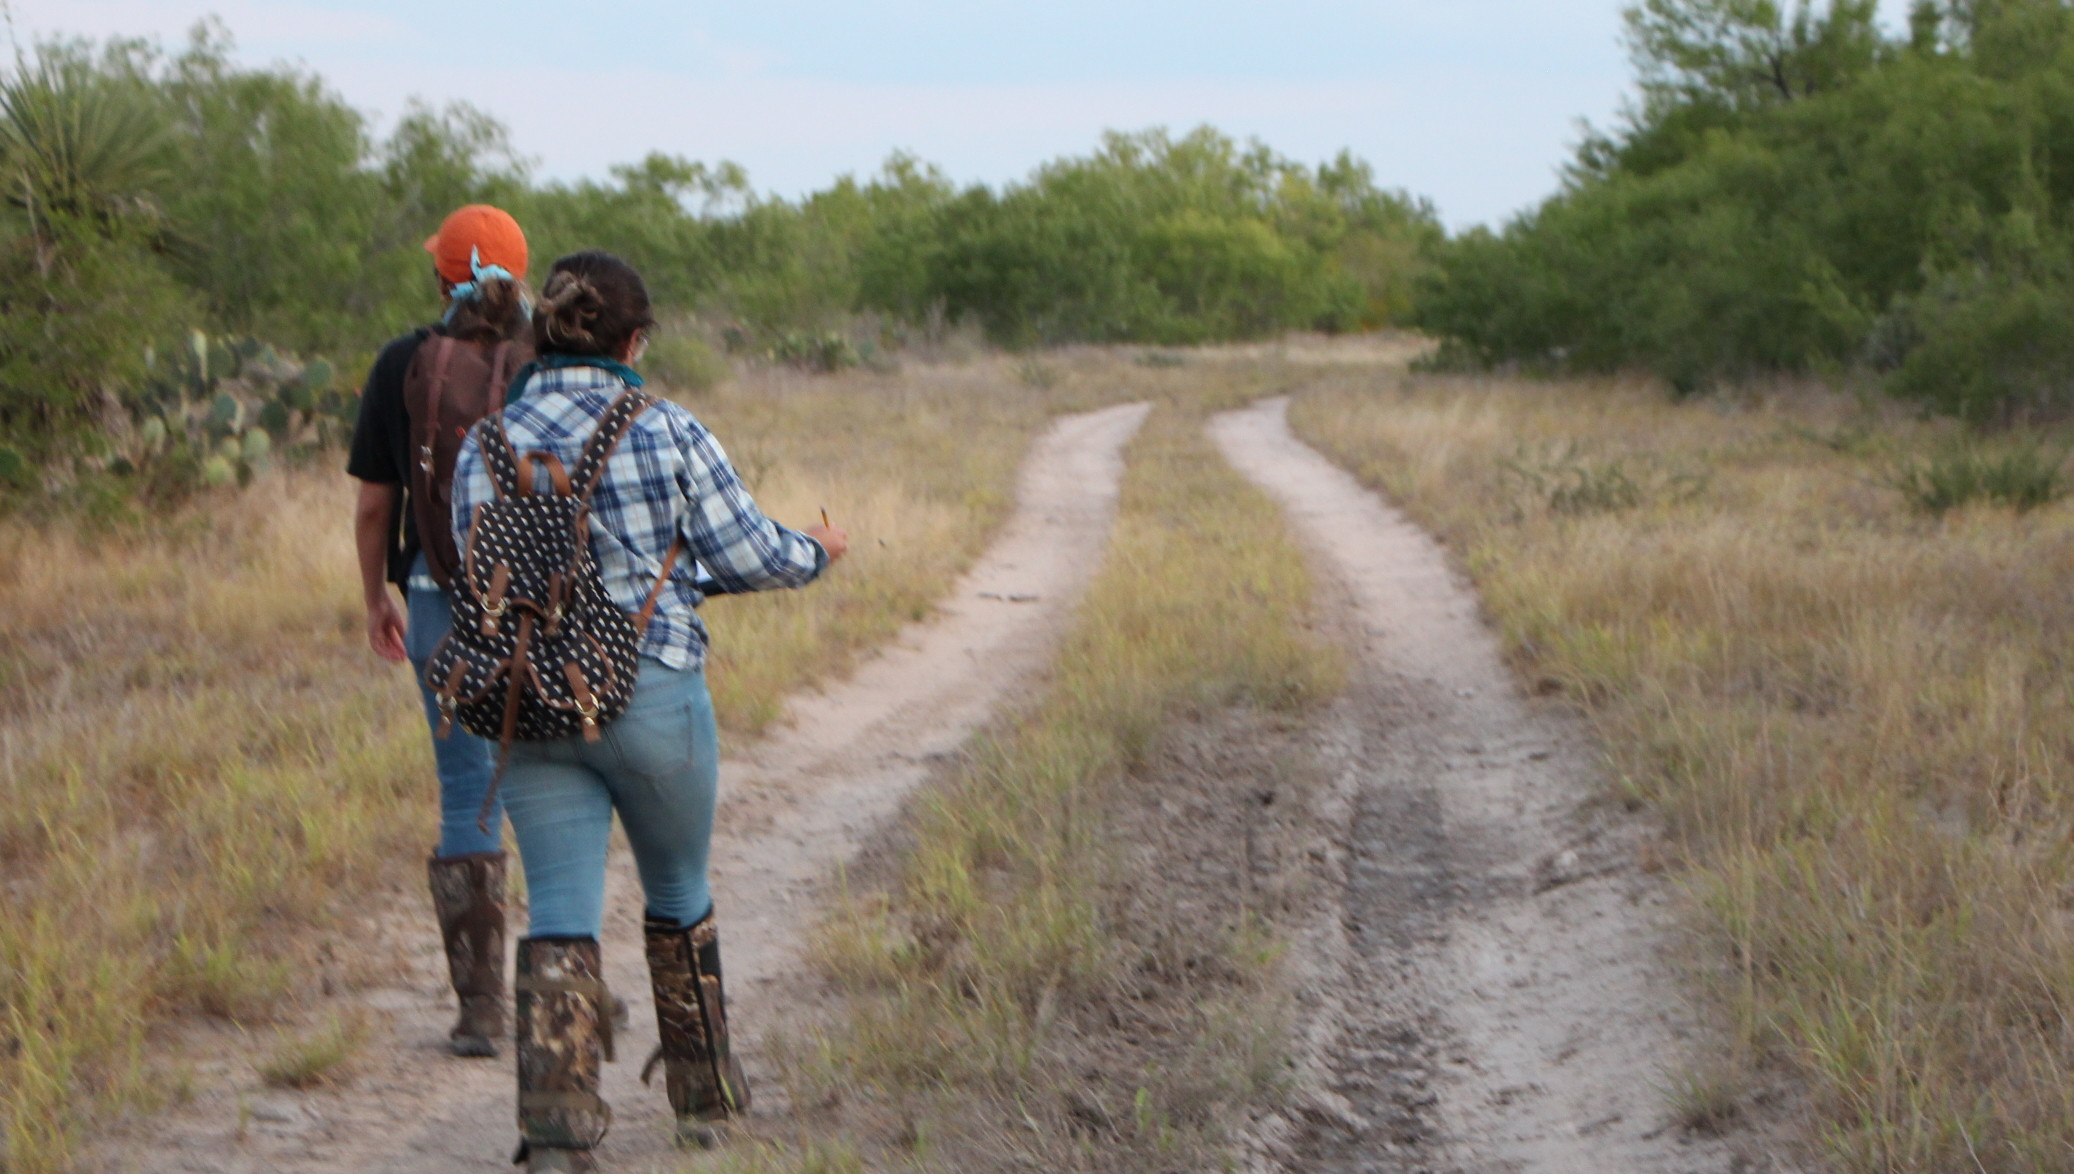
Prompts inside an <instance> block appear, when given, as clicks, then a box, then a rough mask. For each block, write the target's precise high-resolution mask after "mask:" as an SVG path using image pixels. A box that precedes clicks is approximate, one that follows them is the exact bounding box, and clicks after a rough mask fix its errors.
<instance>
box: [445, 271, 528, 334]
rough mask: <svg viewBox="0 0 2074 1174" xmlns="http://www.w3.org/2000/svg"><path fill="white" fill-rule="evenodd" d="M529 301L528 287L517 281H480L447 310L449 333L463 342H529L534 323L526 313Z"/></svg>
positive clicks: (447, 330) (495, 279) (447, 331)
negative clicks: (471, 290)
mask: <svg viewBox="0 0 2074 1174" xmlns="http://www.w3.org/2000/svg"><path fill="white" fill-rule="evenodd" d="M526 302H527V298H526V287H525V285H524V284H522V283H520V282H518V281H507V280H505V279H504V278H501V277H493V278H490V279H488V280H485V281H479V282H477V283H476V285H475V290H474V292H472V293H470V294H469V295H468V296H467V297H465V298H462V299H460V300H459V301H456V302H455V303H454V304H453V308H452V309H450V310H448V311H447V316H446V333H447V335H448V337H451V338H458V339H460V340H462V341H463V342H476V343H497V342H503V341H505V340H507V339H508V340H511V341H513V342H527V341H529V336H530V335H531V334H532V330H533V323H532V321H531V320H530V319H528V318H527V317H526Z"/></svg>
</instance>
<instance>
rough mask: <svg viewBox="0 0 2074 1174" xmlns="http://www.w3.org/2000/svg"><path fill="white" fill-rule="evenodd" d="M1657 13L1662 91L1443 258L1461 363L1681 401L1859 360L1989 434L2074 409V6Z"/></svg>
mask: <svg viewBox="0 0 2074 1174" xmlns="http://www.w3.org/2000/svg"><path fill="white" fill-rule="evenodd" d="M1880 7H1881V6H1880V5H1878V4H1875V3H1874V2H1873V0H1795V2H1794V3H1785V2H1783V0H1781V2H1779V3H1756V2H1752V0H1646V2H1644V3H1638V4H1634V5H1632V6H1631V7H1630V8H1629V10H1628V45H1629V48H1630V49H1631V51H1632V53H1633V56H1634V59H1635V63H1636V67H1637V71H1638V74H1639V80H1640V92H1639V94H1638V95H1637V97H1636V98H1635V99H1634V100H1633V101H1632V102H1631V104H1630V105H1629V107H1628V109H1627V112H1626V113H1625V114H1624V115H1623V116H1622V117H1621V119H1620V120H1619V121H1618V122H1617V123H1616V124H1615V125H1613V126H1610V127H1601V128H1597V129H1596V130H1594V131H1592V132H1591V133H1589V134H1587V135H1586V136H1585V138H1584V141H1583V143H1582V144H1581V145H1580V147H1579V149H1578V151H1577V154H1576V157H1575V160H1574V161H1573V162H1572V164H1571V166H1570V168H1569V171H1568V174H1567V175H1566V177H1565V180H1564V183H1563V186H1562V189H1561V190H1560V191H1559V192H1558V193H1557V194H1556V195H1554V196H1553V197H1551V198H1550V199H1549V200H1548V201H1547V202H1545V203H1544V204H1542V205H1541V206H1540V207H1539V208H1536V209H1534V210H1532V211H1530V212H1527V213H1525V214H1523V215H1522V216H1520V217H1519V218H1518V219H1516V220H1514V221H1513V222H1512V223H1510V224H1508V225H1505V226H1504V227H1503V228H1502V229H1500V230H1498V231H1490V230H1485V229H1477V230H1473V231H1471V232H1468V233H1466V234H1463V235H1462V236H1460V237H1457V238H1456V239H1454V240H1452V241H1450V242H1449V243H1448V244H1447V246H1446V247H1445V248H1444V249H1443V250H1441V251H1440V253H1439V254H1438V258H1437V260H1438V268H1437V271H1436V272H1435V274H1434V277H1433V279H1432V280H1431V281H1430V282H1428V283H1427V284H1426V285H1425V286H1424V287H1423V288H1422V289H1421V291H1420V292H1419V295H1418V304H1417V310H1416V314H1415V318H1416V322H1417V324H1418V325H1419V326H1420V327H1422V328H1424V329H1426V330H1428V331H1430V332H1431V333H1433V334H1435V335H1437V336H1439V337H1442V338H1444V339H1446V340H1447V346H1446V348H1445V349H1444V350H1443V352H1442V358H1443V360H1444V361H1445V362H1446V363H1448V364H1451V365H1461V364H1471V365H1474V364H1488V363H1504V362H1510V363H1519V364H1524V365H1525V366H1527V367H1529V368H1538V369H1547V370H1571V371H1587V372H1612V371H1619V370H1626V369H1634V368H1644V369H1647V370H1650V371H1652V372H1654V373H1656V374H1658V375H1660V376H1661V377H1663V378H1664V379H1666V380H1667V381H1669V382H1670V383H1671V384H1672V385H1673V387H1675V388H1677V389H1678V390H1680V391H1684V392H1692V391H1697V390H1700V389H1703V388H1705V387H1708V386H1711V385H1715V384H1718V383H1723V382H1730V383H1732V382H1734V381H1736V380H1738V379H1744V378H1753V377H1755V378H1763V377H1767V376H1769V375H1771V374H1773V373H1776V372H1799V373H1814V374H1821V375H1827V374H1831V373H1835V372H1838V371H1845V370H1862V371H1865V372H1868V373H1870V374H1871V375H1873V376H1875V377H1876V378H1877V379H1878V380H1879V381H1880V382H1881V383H1882V384H1883V385H1884V387H1885V388H1886V389H1887V390H1888V391H1889V392H1891V393H1893V394H1896V395H1899V396H1901V397H1904V398H1906V399H1910V400H1913V401H1916V402H1919V403H1922V404H1925V405H1928V406H1930V407H1932V408H1934V409H1936V410H1938V411H1940V412H1948V413H1953V414H1957V415H1961V416H1965V417H1968V418H1971V419H1975V420H1982V421H1999V420H2010V419H2021V418H2026V417H2032V416H2038V415H2051V416H2059V415H2064V414H2065V413H2066V412H2067V411H2068V410H2069V409H2070V408H2074V400H2070V393H2069V390H2068V389H2069V388H2070V387H2074V341H2070V339H2074V335H2070V334H2069V333H2068V331H2067V330H2066V328H2065V325H2064V324H2065V322H2066V321H2067V319H2068V317H2069V314H2070V312H2074V265H2070V261H2074V235H2070V228H2069V225H2070V221H2069V220H2068V217H2067V209H2068V207H2069V204H2070V201H2074V166H2070V164H2069V161H2070V160H2074V104H2070V103H2069V102H2068V101H2067V95H2068V94H2069V92H2070V88H2074V9H2070V7H2069V6H2068V5H2067V4H2065V3H2064V2H2062V0H1992V2H1990V0H1918V2H1917V3H1915V4H1914V5H1913V6H1912V7H1911V10H1910V16H1909V18H1908V22H1907V26H1906V28H1901V29H1890V28H1887V27H1884V26H1882V24H1881V23H1880V14H1879V8H1880Z"/></svg>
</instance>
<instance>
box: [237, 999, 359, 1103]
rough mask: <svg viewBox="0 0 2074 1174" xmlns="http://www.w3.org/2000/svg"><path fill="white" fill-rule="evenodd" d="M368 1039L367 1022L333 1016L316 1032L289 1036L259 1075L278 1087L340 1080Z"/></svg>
mask: <svg viewBox="0 0 2074 1174" xmlns="http://www.w3.org/2000/svg"><path fill="white" fill-rule="evenodd" d="M366 1040H367V1025H366V1023H364V1022H362V1021H360V1020H358V1019H353V1018H349V1017H333V1019H332V1020H331V1022H330V1023H328V1024H326V1025H324V1026H323V1027H320V1028H319V1029H317V1030H316V1031H314V1032H310V1033H308V1034H303V1035H294V1036H285V1037H283V1038H282V1039H281V1041H280V1042H279V1043H278V1044H277V1045H276V1046H275V1048H274V1050H273V1053H272V1054H271V1055H270V1056H268V1057H267V1059H266V1061H265V1062H264V1063H262V1064H261V1065H260V1066H259V1078H260V1079H261V1080H264V1081H265V1082H266V1083H267V1084H269V1085H272V1086H273V1087H275V1088H295V1089H308V1088H316V1087H318V1086H320V1085H326V1084H331V1083H333V1082H334V1081H336V1080H337V1079H338V1078H339V1077H340V1076H341V1075H342V1074H343V1072H344V1070H345V1068H346V1066H347V1065H348V1064H350V1063H351V1062H352V1060H353V1057H354V1056H355V1055H356V1054H358V1053H359V1051H360V1047H361V1045H362V1044H364V1043H365V1042H366Z"/></svg>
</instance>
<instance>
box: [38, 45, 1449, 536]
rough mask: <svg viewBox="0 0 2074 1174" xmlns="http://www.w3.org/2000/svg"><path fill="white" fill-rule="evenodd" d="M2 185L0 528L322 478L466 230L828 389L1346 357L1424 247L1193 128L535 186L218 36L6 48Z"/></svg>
mask: <svg viewBox="0 0 2074 1174" xmlns="http://www.w3.org/2000/svg"><path fill="white" fill-rule="evenodd" d="M0 190H4V191H6V192H7V193H8V195H7V196H6V198H5V199H4V200H0V509H4V508H6V507H7V506H9V505H10V504H13V505H19V504H21V503H23V502H24V501H26V502H30V503H34V502H36V501H37V500H38V499H39V497H41V496H43V495H47V494H50V493H57V494H58V495H59V496H60V497H61V498H66V499H70V498H75V497H78V496H85V497H86V498H88V499H89V500H90V501H100V502H103V503H104V504H106V503H121V502H124V501H127V500H129V499H132V498H136V497H140V496H141V497H147V498H164V497H168V496H176V495H177V493H178V491H180V490H184V489H190V488H193V487H196V486H197V485H208V484H218V483H223V482H226V481H229V480H232V479H238V480H244V479H248V478H249V472H250V469H249V468H248V467H247V466H249V465H252V464H253V463H254V458H257V457H260V456H274V457H276V458H279V457H282V456H293V455H294V454H296V453H298V452H307V451H311V450H321V449H322V448H323V447H324V446H325V445H326V444H328V443H330V442H332V441H334V440H335V438H336V432H337V431H338V427H337V425H338V424H339V422H341V421H350V420H351V418H352V407H353V399H354V388H355V387H356V385H357V381H358V379H359V378H360V376H361V374H362V372H364V371H365V370H366V367H367V361H368V359H369V358H370V357H371V355H372V354H373V352H374V350H375V348H376V347H378V346H379V345H380V344H381V343H382V342H383V341H385V340H386V339H388V338H390V337H392V336H394V335H395V334H397V333H399V332H401V331H402V330H404V329H406V328H408V327H410V326H413V325H417V324H419V323H420V322H421V321H422V320H423V319H424V318H425V316H426V312H427V306H428V304H429V302H430V291H431V288H432V287H431V274H430V268H429V265H428V263H427V260H426V257H425V255H424V253H423V252H422V250H421V248H420V245H421V243H422V242H423V240H424V239H425V236H426V235H427V233H429V232H430V231H431V230H432V229H433V228H434V227H435V226H436V225H437V224H438V223H439V222H440V220H441V218H442V217H444V216H445V215H446V214H447V212H449V211H450V210H452V209H453V208H455V207H457V206H459V205H461V204H464V203H468V202H471V201H478V200H481V201H490V202H494V203H497V204H500V205H503V206H504V207H506V208H507V209H509V210H510V211H511V212H512V213H513V214H515V215H516V216H517V217H518V219H519V221H520V222H521V223H522V224H523V225H525V227H526V229H527V232H528V235H529V237H530V239H531V244H532V255H533V257H534V259H535V269H536V271H544V266H545V263H546V262H547V261H548V260H550V259H552V258H553V257H555V256H557V255H560V254H562V253H565V252H568V251H571V250H573V249H576V248H600V247H602V248H607V249H611V250H613V251H615V252H618V253H620V254H622V255H624V256H625V257H626V258H627V259H628V260H629V261H631V262H633V263H634V264H635V265H636V267H638V268H640V269H641V270H642V271H643V272H644V273H645V274H646V275H647V278H648V280H649V281H650V282H651V283H652V286H653V292H654V294H655V296H656V299H657V302H658V304H659V305H661V306H663V307H665V308H666V309H667V310H669V311H671V313H670V315H669V317H670V321H671V326H672V330H670V331H668V332H666V337H665V338H664V339H662V340H660V341H661V343H662V345H663V350H664V351H665V352H666V354H667V358H668V359H669V362H670V365H671V366H673V367H675V368H676V369H677V370H678V372H679V373H680V374H685V375H688V376H690V377H691V378H692V379H694V380H696V379H710V378H712V377H714V376H716V375H717V374H718V373H719V366H718V354H719V353H720V352H728V353H730V354H732V355H734V356H735V357H737V358H740V359H754V360H758V361H765V362H775V363H780V364H787V365H792V366H797V367H800V368H804V369H809V370H818V371H823V372H825V371H830V370H837V369H841V368H845V367H852V366H859V365H866V366H875V367H881V368H883V367H886V366H888V365H890V364H891V363H893V362H895V361H897V355H898V354H899V353H900V352H902V351H904V350H907V349H910V348H917V347H919V348H922V349H924V350H931V349H937V348H940V347H942V346H943V345H944V344H945V343H946V342H947V341H949V340H953V339H956V338H958V337H960V336H963V337H966V338H968V339H970V338H976V337H978V336H980V335H984V336H985V337H987V338H988V339H990V340H992V341H993V342H995V343H999V344H1006V345H1011V346H1018V347H1023V346H1029V345H1034V344H1056V343H1068V342H1117V341H1144V342H1162V343H1167V342H1171V343H1186V342H1205V341H1215V340H1221V339H1232V338H1258V337H1264V336H1268V335H1271V334H1275V333H1278V332H1280V331H1284V330H1288V329H1323V330H1330V331H1348V330H1359V329H1366V328H1371V327H1374V326H1377V325H1380V324H1383V323H1386V322H1388V321H1391V320H1393V319H1395V318H1398V317H1401V316H1403V315H1404V314H1405V313H1407V312H1408V310H1409V308H1410V296H1411V286H1412V281H1413V279H1414V277H1415V275H1416V273H1417V270H1418V266H1419V265H1420V263H1421V262H1420V257H1421V255H1422V253H1423V251H1424V250H1425V248H1426V247H1427V246H1428V245H1429V244H1430V243H1432V242H1434V241H1436V240H1438V238H1439V235H1440V229H1439V228H1438V224H1437V219H1436V217H1435V214H1434V213H1433V211H1432V209H1431V208H1430V207H1428V206H1426V205H1425V204H1423V203H1421V202H1419V201H1417V200H1414V199H1412V198H1411V197H1409V196H1406V195H1404V194H1402V193H1399V192H1392V191H1386V190H1383V189H1381V188H1379V187H1378V186H1377V185H1376V183H1375V180H1374V177H1373V175H1372V174H1371V172H1370V170H1369V168H1368V167H1367V166H1366V165H1365V164H1363V163H1362V162H1360V161H1359V160H1357V159H1355V158H1353V157H1351V156H1349V155H1344V154H1343V155H1341V156H1340V157H1338V158H1337V159H1334V160H1331V161H1329V162H1325V163H1321V164H1319V165H1316V166H1312V165H1308V164H1301V163H1297V162H1293V161H1291V160H1288V159H1285V158H1283V157H1281V156H1279V155H1276V154H1275V153H1274V152H1273V151H1271V150H1270V149H1268V148H1267V147H1265V146H1263V145H1261V144H1258V143H1245V144H1242V143H1238V142H1235V141H1233V140H1232V139H1230V138H1228V137H1226V136H1224V135H1221V134H1219V133H1217V132H1216V131H1214V130H1212V129H1210V128H1207V127H1206V128H1201V129H1198V130H1195V131H1193V132H1190V133H1187V134H1183V135H1178V136H1176V135H1172V134H1169V133H1168V132H1166V131H1164V130H1150V131H1145V132H1141V133H1135V134H1112V135H1109V136H1107V137H1105V138H1104V139H1103V141H1102V142H1101V143H1099V144H1098V145H1097V146H1096V147H1095V149H1094V150H1092V151H1091V152H1090V153H1088V154H1086V155H1084V156H1078V157H1071V158H1062V159H1057V160H1054V161H1052V162H1050V163H1047V164H1045V165H1043V166H1041V167H1039V168H1037V169H1036V170H1035V171H1034V172H1033V173H1032V174H1031V176H1030V178H1029V179H1028V180H1026V181H1024V182H1021V183H1012V184H1007V185H1004V186H1002V187H999V188H988V187H983V186H975V187H967V188H960V187H958V186H957V185H954V184H952V183H951V182H950V181H949V180H948V179H947V178H945V177H944V176H943V175H942V174H941V173H940V172H938V171H936V170H934V169H933V168H931V167H929V166H927V165H926V164H924V163H922V162H921V161H919V160H915V159H912V158H908V157H905V156H895V157H893V158H892V159H890V160H888V161H887V163H886V165H885V166H884V168H883V169H882V170H881V171H879V172H878V173H876V174H874V175H871V176H867V177H862V178H859V177H853V176H846V177H842V178H840V179H837V180H835V181H834V182H832V183H831V184H830V186H828V187H827V188H825V189H823V190H822V191H819V192H816V193H813V194H811V195H808V196H805V197H802V198H799V199H784V198H779V197H775V196H770V195H766V194H762V193H759V192H757V191H756V190H755V188H753V187H752V186H751V182H750V179H749V177H748V176H747V175H745V174H744V173H743V171H742V170H741V168H739V167H736V166H734V165H732V164H729V163H726V162H710V163H709V162H695V161H691V160H686V159H682V158H677V157H670V156H663V155H651V156H649V157H648V158H646V159H644V160H641V161H639V162H635V163H629V164H627V165H625V166H621V167H616V168H614V169H612V171H611V175H610V178H608V179H604V180H600V181H590V180H586V181H580V182H576V183H560V182H540V181H537V180H536V179H535V178H534V177H533V175H532V173H531V170H530V165H529V164H528V163H527V161H525V160H524V159H522V158H520V157H518V156H517V155H516V154H515V153H514V152H513V150H512V148H511V145H510V143H509V140H508V137H507V135H506V132H505V130H504V128H503V127H502V126H501V125H500V124H498V123H497V122H496V121H495V120H494V119H493V118H492V117H490V116H489V115H487V114H485V113H483V112H482V111H480V110H477V109H474V108H472V107H469V106H467V105H453V106H448V107H444V108H440V109H432V108H429V107H425V106H422V105H414V106H412V107H410V108H409V109H408V110H407V111H406V113H405V115H404V116H403V117H402V119H401V120H400V121H399V122H397V124H396V125H395V126H394V127H393V128H392V129H390V130H389V132H388V133H387V134H386V135H382V136H378V135H377V134H376V133H375V130H374V127H373V125H372V123H371V120H370V118H369V117H368V116H367V115H365V114H363V113H362V112H361V111H359V110H356V109H354V108H353V107H351V106H350V105H348V104H347V103H346V102H345V101H344V100H343V99H341V98H340V97H339V96H338V95H337V94H336V93H334V92H333V91H332V90H330V89H329V88H328V86H327V85H326V83H325V82H324V80H323V79H322V78H321V77H317V76H315V75H313V74H310V73H307V72H305V71H303V70H301V69H300V68H298V67H294V66H288V65H276V66H270V67H265V68H255V67H251V66H247V65H244V64H241V63H239V62H238V61H237V59H236V58H235V55H234V52H233V47H232V45H231V43H230V40H229V37H228V34H227V33H226V32H225V30H224V29H223V27H222V26H221V25H220V24H218V23H213V22H204V23H202V24H200V25H198V26H197V27H196V29H195V31H194V33H193V35H192V37H191V39H190V40H189V41H188V42H187V43H185V44H184V45H180V46H176V47H173V48H170V49H168V48H166V47H164V46H161V45H158V44H156V43H152V42H147V41H140V40H127V39H111V40H107V41H102V42H98V43H96V42H86V41H68V42H54V43H46V44H40V45H35V46H28V47H23V48H20V49H18V51H17V53H16V55H15V57H14V60H13V61H12V63H11V65H10V64H0ZM320 356H322V357H323V358H322V359H321V360H320V359H319V357H320ZM254 436H256V437H257V439H253V437H254ZM212 459H216V460H219V461H220V463H218V464H217V465H215V466H214V467H213V468H212V466H211V461H212Z"/></svg>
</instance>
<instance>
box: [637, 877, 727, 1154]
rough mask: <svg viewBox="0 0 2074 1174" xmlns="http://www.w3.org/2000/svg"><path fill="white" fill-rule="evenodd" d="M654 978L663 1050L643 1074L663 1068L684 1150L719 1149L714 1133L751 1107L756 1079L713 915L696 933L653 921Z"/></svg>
mask: <svg viewBox="0 0 2074 1174" xmlns="http://www.w3.org/2000/svg"><path fill="white" fill-rule="evenodd" d="M646 928H647V939H648V977H649V981H650V983H651V984H652V985H653V986H654V988H655V1019H656V1026H657V1027H658V1028H659V1030H660V1033H661V1035H662V1046H661V1047H659V1048H657V1049H656V1052H655V1055H653V1056H651V1057H649V1059H648V1064H647V1066H646V1067H644V1068H643V1069H642V1071H641V1080H642V1082H643V1083H646V1082H647V1081H648V1078H649V1076H650V1075H651V1074H652V1073H653V1072H654V1070H655V1066H656V1064H657V1062H660V1063H661V1064H662V1066H663V1078H664V1086H665V1088H666V1089H667V1090H668V1092H669V1097H670V1108H671V1109H673V1110H675V1112H676V1114H677V1141H678V1143H679V1144H680V1145H699V1146H711V1145H713V1144H715V1143H716V1142H717V1141H718V1138H719V1135H718V1132H717V1130H716V1129H715V1128H714V1127H715V1126H716V1125H718V1124H720V1123H721V1122H724V1121H726V1120H727V1119H728V1118H730V1117H735V1116H739V1115H740V1114H742V1113H745V1112H748V1110H749V1082H748V1080H747V1079H746V1078H744V1076H743V1074H742V1065H741V1062H740V1061H738V1060H737V1059H735V1055H734V1049H733V1046H732V1041H731V1040H730V1038H729V1034H728V1029H727V996H726V994H725V993H724V992H723V991H722V989H721V985H720V931H719V927H718V926H717V924H716V923H715V922H714V920H713V915H712V914H711V913H708V914H707V915H706V916H705V918H704V919H703V920H701V921H700V922H699V923H698V924H697V925H694V926H692V927H691V928H690V929H679V928H677V927H676V925H675V924H674V923H673V922H668V921H659V920H657V919H655V918H652V917H651V918H649V919H648V923H647V927H646Z"/></svg>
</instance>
